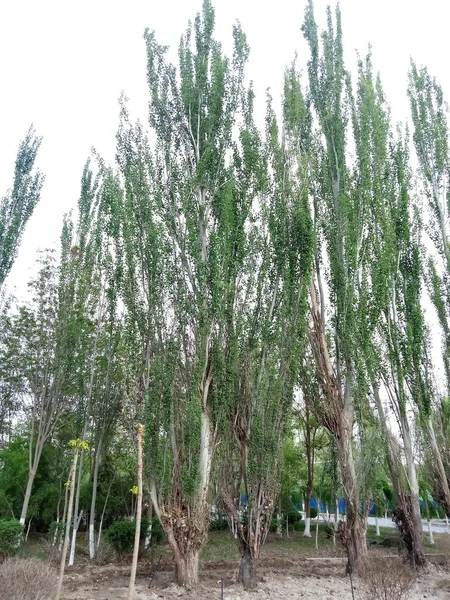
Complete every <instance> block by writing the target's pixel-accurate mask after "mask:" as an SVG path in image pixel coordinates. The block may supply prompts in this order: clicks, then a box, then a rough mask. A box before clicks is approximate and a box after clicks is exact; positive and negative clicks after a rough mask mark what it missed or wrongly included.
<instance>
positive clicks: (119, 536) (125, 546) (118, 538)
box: [106, 518, 164, 556]
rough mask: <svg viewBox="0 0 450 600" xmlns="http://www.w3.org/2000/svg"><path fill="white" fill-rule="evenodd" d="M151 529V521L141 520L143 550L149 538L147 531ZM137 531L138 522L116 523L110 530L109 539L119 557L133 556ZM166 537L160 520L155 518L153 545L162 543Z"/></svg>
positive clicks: (153, 521) (108, 532)
mask: <svg viewBox="0 0 450 600" xmlns="http://www.w3.org/2000/svg"><path fill="white" fill-rule="evenodd" d="M148 527H149V520H148V519H146V518H143V519H142V520H141V535H140V543H141V549H142V548H143V545H144V540H145V538H146V536H147V531H148ZM135 531H136V522H135V521H127V520H124V521H116V522H115V523H113V524H112V525H111V527H109V528H108V531H107V534H106V535H107V538H108V541H109V543H110V544H111V546H112V547H113V548H114V550H115V551H116V552H117V554H118V555H119V556H124V555H126V554H131V553H132V552H133V546H134V534H135ZM163 537H164V532H163V529H162V527H161V524H160V522H159V521H158V519H156V518H154V519H153V520H152V537H151V544H156V543H158V542H160V541H161V540H162V539H163Z"/></svg>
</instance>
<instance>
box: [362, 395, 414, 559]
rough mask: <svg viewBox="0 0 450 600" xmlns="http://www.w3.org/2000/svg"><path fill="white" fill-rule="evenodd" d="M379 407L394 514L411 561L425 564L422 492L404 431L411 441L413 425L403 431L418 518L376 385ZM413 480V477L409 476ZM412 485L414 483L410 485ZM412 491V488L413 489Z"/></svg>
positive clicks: (376, 399) (376, 397) (403, 425)
mask: <svg viewBox="0 0 450 600" xmlns="http://www.w3.org/2000/svg"><path fill="white" fill-rule="evenodd" d="M372 389H373V393H374V399H375V405H376V407H377V412H378V417H379V419H380V423H381V428H382V430H383V434H384V439H385V441H386V457H387V463H388V468H389V475H390V478H391V481H392V487H393V488H394V498H395V504H396V507H395V508H394V511H393V519H394V521H395V523H396V524H397V527H398V529H399V533H400V536H401V538H402V541H403V543H404V544H405V546H406V548H407V550H408V557H409V561H410V563H411V564H412V565H417V566H419V565H421V564H423V561H424V560H425V557H424V555H423V551H421V550H420V549H421V548H422V519H421V517H420V505H419V492H418V489H419V488H418V483H417V477H416V473H415V466H414V461H413V458H412V447H411V443H409V446H408V456H409V458H406V453H407V450H406V446H407V443H405V436H404V435H403V430H404V429H405V430H406V439H407V440H409V442H411V440H410V436H409V425H408V423H407V422H406V423H405V422H404V421H403V422H401V423H400V426H401V429H402V437H403V439H404V443H405V458H406V461H407V463H408V462H409V464H410V465H411V464H412V481H413V482H414V481H415V486H416V506H417V507H418V518H417V509H416V515H415V516H414V513H413V501H412V497H411V495H407V494H406V493H405V490H404V485H403V484H402V478H401V475H400V470H401V469H402V466H401V464H400V463H399V459H398V458H397V457H396V456H395V453H394V450H393V448H392V444H391V435H392V434H391V432H390V430H389V427H388V425H387V422H386V416H385V414H384V410H383V405H382V402H381V398H380V393H379V389H378V385H376V384H373V386H372ZM408 480H409V477H408ZM410 486H411V484H410ZM410 489H411V487H410Z"/></svg>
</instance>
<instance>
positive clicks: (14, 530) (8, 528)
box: [0, 520, 23, 556]
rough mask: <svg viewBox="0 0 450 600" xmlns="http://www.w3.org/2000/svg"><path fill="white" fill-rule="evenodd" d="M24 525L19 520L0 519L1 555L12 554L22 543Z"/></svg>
mask: <svg viewBox="0 0 450 600" xmlns="http://www.w3.org/2000/svg"><path fill="white" fill-rule="evenodd" d="M22 536H23V527H22V525H21V524H20V523H19V521H4V520H0V555H4V556H8V555H9V554H12V553H13V552H14V551H15V550H17V548H18V547H19V545H20V541H21V539H22Z"/></svg>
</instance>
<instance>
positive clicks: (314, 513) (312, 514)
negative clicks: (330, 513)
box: [309, 506, 319, 519]
mask: <svg viewBox="0 0 450 600" xmlns="http://www.w3.org/2000/svg"><path fill="white" fill-rule="evenodd" d="M309 514H310V517H311V519H315V518H316V517H317V515H318V514H319V511H318V510H317V508H316V507H315V506H311V508H310V509H309Z"/></svg>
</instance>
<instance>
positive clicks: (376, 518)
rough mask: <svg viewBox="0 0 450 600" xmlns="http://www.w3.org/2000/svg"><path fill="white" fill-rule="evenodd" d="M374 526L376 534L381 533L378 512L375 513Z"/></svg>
mask: <svg viewBox="0 0 450 600" xmlns="http://www.w3.org/2000/svg"><path fill="white" fill-rule="evenodd" d="M375 527H376V530H377V532H376V536H377V537H380V535H381V533H380V523H379V522H378V513H377V514H376V515H375Z"/></svg>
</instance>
